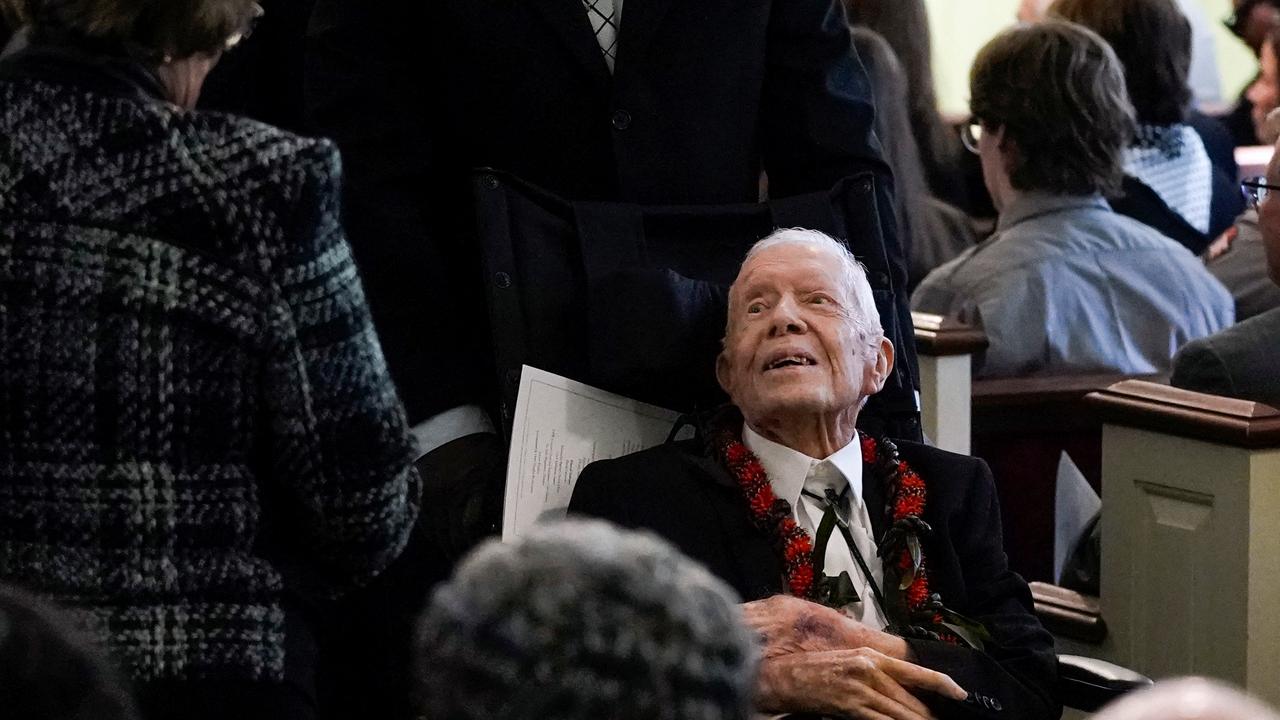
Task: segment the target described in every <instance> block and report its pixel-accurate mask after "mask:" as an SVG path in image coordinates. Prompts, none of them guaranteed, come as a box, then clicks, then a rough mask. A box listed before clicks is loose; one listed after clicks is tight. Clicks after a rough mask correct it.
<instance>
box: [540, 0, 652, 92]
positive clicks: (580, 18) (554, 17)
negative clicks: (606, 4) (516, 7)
mask: <svg viewBox="0 0 1280 720" xmlns="http://www.w3.org/2000/svg"><path fill="white" fill-rule="evenodd" d="M633 1H635V0H633ZM529 6H530V7H533V8H534V9H535V10H536V11H537V12H538V14H539V15H540V16H541V17H542V19H543V20H545V21H546V23H547V24H548V25H550V27H551V29H552V30H553V31H555V32H556V34H557V35H559V36H560V40H561V41H562V42H563V43H564V45H565V48H566V49H567V50H568V51H569V54H570V55H572V56H573V59H574V61H575V62H576V63H577V64H578V65H579V66H580V67H581V68H582V69H583V71H585V72H586V73H587V74H588V75H590V76H591V78H592V80H594V81H595V82H596V83H597V84H599V85H600V86H601V87H602V88H608V87H609V85H610V83H611V82H612V80H611V78H610V77H609V66H608V65H606V64H605V62H604V54H603V53H601V52H600V45H599V44H598V43H597V42H596V35H595V31H594V30H592V28H591V21H590V20H588V19H587V10H586V8H585V6H583V4H582V0H530V2H529ZM622 7H623V12H626V11H627V7H628V6H627V4H626V3H625V2H624V3H623V6H622Z"/></svg>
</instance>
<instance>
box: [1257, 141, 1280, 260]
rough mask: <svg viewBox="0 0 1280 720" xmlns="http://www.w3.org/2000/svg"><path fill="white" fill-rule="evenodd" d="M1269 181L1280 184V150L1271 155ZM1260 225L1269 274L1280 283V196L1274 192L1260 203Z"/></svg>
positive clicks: (1272, 183)
mask: <svg viewBox="0 0 1280 720" xmlns="http://www.w3.org/2000/svg"><path fill="white" fill-rule="evenodd" d="M1277 147H1280V145H1277ZM1267 182H1268V183H1269V184H1271V185H1280V151H1277V152H1276V154H1274V155H1272V156H1271V163H1270V164H1269V165H1268V166H1267ZM1258 227H1259V229H1260V230H1261V231H1262V246H1263V249H1264V250H1265V251H1266V256H1267V274H1268V275H1269V276H1270V277H1271V282H1273V283H1275V284H1277V285H1280V197H1277V196H1276V194H1275V193H1273V192H1269V193H1267V197H1266V198H1264V199H1263V200H1262V202H1261V203H1259V204H1258Z"/></svg>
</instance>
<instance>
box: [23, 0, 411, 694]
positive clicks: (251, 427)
mask: <svg viewBox="0 0 1280 720" xmlns="http://www.w3.org/2000/svg"><path fill="white" fill-rule="evenodd" d="M25 9H26V11H27V13H28V17H29V18H30V19H31V21H32V23H33V27H32V33H31V42H30V45H29V46H28V47H27V48H25V49H24V50H22V51H20V52H18V53H17V54H13V55H10V56H9V57H7V58H5V59H4V60H3V61H0V580H6V581H11V582H15V583H18V584H20V585H24V586H26V587H27V588H29V589H32V590H34V591H35V592H37V593H39V594H42V595H45V596H48V597H52V598H54V599H56V600H59V601H61V602H62V603H64V604H67V605H70V606H72V607H73V608H75V609H76V611H77V612H78V615H79V619H80V620H81V621H82V623H83V624H84V625H85V626H86V627H87V628H88V629H89V630H90V631H91V632H92V633H94V634H95V635H96V636H97V637H98V638H99V640H100V641H101V642H102V643H103V644H104V645H105V646H106V647H107V648H108V650H109V651H110V652H111V653H112V654H113V655H114V657H115V659H116V661H117V662H118V663H119V664H120V666H121V667H122V668H123V669H124V670H125V671H126V672H127V673H128V674H129V675H131V676H132V678H133V679H134V680H135V682H136V683H137V686H138V690H139V695H140V699H141V701H142V704H143V707H144V709H148V706H149V709H150V710H151V713H150V714H151V716H152V717H157V716H162V715H164V714H165V713H166V712H169V713H174V714H175V716H180V717H186V718H190V717H203V716H205V714H207V715H208V716H210V717H226V718H231V717H236V718H243V717H251V716H252V717H256V716H259V715H262V716H270V717H273V718H280V717H290V716H306V715H308V714H309V712H310V711H311V710H313V708H311V706H310V701H309V699H308V698H307V695H308V691H307V689H306V688H305V684H306V678H307V677H308V676H309V674H310V672H311V671H310V669H309V668H307V667H306V665H307V655H308V653H307V652H305V651H304V652H301V653H299V654H297V655H294V654H292V653H293V650H292V649H290V650H289V652H286V648H287V647H289V648H293V647H295V646H296V645H298V643H299V639H298V638H297V637H295V635H294V630H295V628H296V627H298V625H297V623H296V622H295V619H296V618H295V616H294V615H292V614H291V613H288V612H286V611H285V607H286V605H285V598H286V597H293V596H295V595H296V596H305V597H315V596H327V595H333V594H336V593H338V592H341V591H342V590H344V589H346V588H351V587H354V586H357V585H359V584H361V583H362V582H365V581H367V580H368V579H370V578H371V577H372V576H374V575H375V574H376V573H378V572H379V571H380V570H381V569H383V568H385V567H386V566H387V565H388V564H389V563H390V562H391V561H392V560H393V559H395V557H396V555H397V553H398V552H399V551H400V549H401V548H402V547H403V545H404V543H405V542H406V540H407V537H408V534H409V531H410V528H411V526H412V524H413V521H414V519H415V516H416V512H417V503H418V495H419V490H420V487H419V479H418V476H417V474H416V472H415V471H414V470H413V468H412V464H411V462H412V457H413V450H412V445H411V441H410V440H409V437H408V435H407V429H406V424H405V419H404V416H403V412H402V409H401V406H400V403H399V401H398V399H397V397H396V393H395V389H394V388H393V386H392V384H391V382H390V380H389V379H388V375H387V370H386V367H385V364H384V361H383V357H382V352H381V350H380V348H379V346H378V341H377V338H376V336H375V335H374V330H373V326H372V325H371V323H370V319H369V311H368V308H367V307H366V304H365V300H364V296H363V294H362V291H361V287H360V282H359V278H358V276H357V273H356V268H355V266H354V264H353V263H352V259H351V252H350V249H349V247H348V245H347V242H346V240H345V238H344V236H343V232H342V227H341V225H340V224H339V220H338V178H339V174H340V169H339V162H338V156H337V153H336V152H335V150H334V148H333V146H332V145H331V144H330V143H328V142H326V141H323V140H312V139H306V138H301V137H296V136H293V135H290V134H287V133H284V132H281V131H279V130H276V129H274V128H271V127H268V126H265V125H261V124H258V123H254V122H250V121H247V120H242V119H238V118H234V117H229V116H224V115H218V114H206V113H196V112H189V111H188V108H189V107H190V106H191V105H193V104H194V102H195V100H196V97H197V96H198V94H199V88H200V83H201V81H202V80H203V77H204V74H205V73H207V71H208V69H209V68H210V67H212V65H213V63H214V62H216V60H217V57H218V56H219V54H220V53H221V51H222V50H223V49H224V47H225V46H227V45H228V44H229V43H228V39H229V38H230V39H232V40H234V39H235V38H236V37H239V36H241V35H242V34H243V33H244V32H245V30H246V28H247V27H248V23H249V22H250V20H251V19H252V18H253V17H254V16H255V15H256V14H258V13H260V12H261V11H260V9H258V8H257V6H256V4H254V3H253V2H252V1H251V0H181V1H179V0H25ZM426 331H429V329H428V328H424V332H426ZM290 607H291V606H290ZM286 619H288V622H289V630H288V631H286ZM201 693H203V694H201ZM166 698H169V699H172V698H179V699H180V700H181V701H182V702H183V707H180V708H179V707H165V705H166V704H168V701H167V700H166ZM309 708H311V709H309ZM0 714H2V711H0Z"/></svg>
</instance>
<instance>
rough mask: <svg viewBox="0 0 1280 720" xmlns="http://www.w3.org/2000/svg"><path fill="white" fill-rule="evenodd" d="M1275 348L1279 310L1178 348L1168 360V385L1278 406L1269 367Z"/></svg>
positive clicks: (1279, 395)
mask: <svg viewBox="0 0 1280 720" xmlns="http://www.w3.org/2000/svg"><path fill="white" fill-rule="evenodd" d="M1278 344H1280V308H1277V309H1274V310H1269V311H1267V312H1264V313H1262V314H1261V315H1256V316H1254V317H1251V318H1249V319H1248V320H1245V321H1243V322H1240V323H1238V324H1236V325H1234V326H1232V327H1230V328H1228V329H1226V330H1224V331H1222V332H1220V333H1218V334H1216V335H1210V336H1209V337H1204V338H1199V339H1197V340H1192V341H1191V342H1189V343H1187V344H1186V345H1184V346H1183V347H1182V348H1181V349H1179V350H1178V353H1177V354H1176V355H1175V356H1174V358H1173V375H1172V377H1170V379H1169V383H1170V384H1171V385H1173V386H1174V387H1180V388H1184V389H1187V390H1195V391H1196V392H1203V393H1209V394H1211V395H1222V396H1226V397H1238V398H1243V399H1246V400H1254V401H1256V402H1265V403H1269V404H1276V403H1277V402H1280V380H1277V379H1276V375H1275V374H1274V373H1273V372H1272V369H1271V365H1272V363H1273V362H1274V360H1273V358H1274V355H1275V347H1276V346H1277V345H1278Z"/></svg>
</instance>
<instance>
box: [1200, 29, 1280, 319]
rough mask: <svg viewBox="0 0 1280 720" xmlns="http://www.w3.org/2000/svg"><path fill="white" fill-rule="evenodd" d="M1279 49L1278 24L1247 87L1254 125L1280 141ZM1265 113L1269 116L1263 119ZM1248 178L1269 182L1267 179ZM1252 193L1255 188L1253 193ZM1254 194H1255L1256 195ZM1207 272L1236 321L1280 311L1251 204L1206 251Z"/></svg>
mask: <svg viewBox="0 0 1280 720" xmlns="http://www.w3.org/2000/svg"><path fill="white" fill-rule="evenodd" d="M1278 46H1280V26H1278V27H1276V28H1275V29H1273V30H1272V31H1271V35H1270V37H1268V39H1267V40H1266V41H1265V43H1264V45H1263V51H1262V73H1261V74H1260V75H1259V76H1258V78H1257V79H1256V80H1254V81H1253V84H1252V85H1251V86H1250V87H1249V96H1250V97H1252V98H1253V99H1254V102H1253V105H1252V106H1253V111H1254V118H1253V121H1254V125H1255V127H1256V128H1257V135H1258V136H1259V137H1265V138H1270V139H1271V142H1272V143H1274V142H1276V140H1277V139H1280V112H1278V111H1277V106H1280V75H1277V70H1276V54H1275V51H1274V50H1272V48H1273V47H1278ZM1262 113H1266V114H1265V115H1262ZM1246 180H1254V181H1262V182H1268V181H1267V180H1266V178H1246ZM1249 192H1250V193H1253V190H1249ZM1253 194H1255V195H1256V193H1253ZM1208 266H1209V272H1211V273H1213V276H1214V277H1216V278H1218V279H1219V280H1221V281H1222V284H1223V285H1225V286H1226V287H1227V290H1230V291H1231V296H1232V297H1233V298H1235V301H1236V322H1240V321H1243V320H1248V319H1249V318H1251V317H1254V316H1255V315H1260V314H1262V313H1264V312H1266V311H1268V310H1270V309H1272V308H1277V307H1280V286H1277V285H1276V283H1274V282H1272V280H1271V277H1270V276H1269V274H1268V272H1267V263H1266V250H1265V246H1264V244H1263V233H1262V230H1261V228H1260V227H1259V225H1258V209H1257V205H1256V204H1253V205H1252V206H1251V207H1249V208H1248V209H1247V210H1245V212H1244V214H1242V215H1241V216H1240V218H1239V219H1238V220H1236V224H1235V227H1234V228H1233V232H1229V233H1228V234H1227V235H1225V236H1224V237H1223V238H1222V239H1221V240H1219V241H1218V242H1215V243H1214V247H1212V248H1211V249H1210V252H1209V253H1208Z"/></svg>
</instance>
